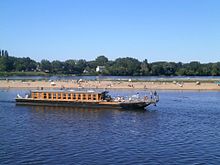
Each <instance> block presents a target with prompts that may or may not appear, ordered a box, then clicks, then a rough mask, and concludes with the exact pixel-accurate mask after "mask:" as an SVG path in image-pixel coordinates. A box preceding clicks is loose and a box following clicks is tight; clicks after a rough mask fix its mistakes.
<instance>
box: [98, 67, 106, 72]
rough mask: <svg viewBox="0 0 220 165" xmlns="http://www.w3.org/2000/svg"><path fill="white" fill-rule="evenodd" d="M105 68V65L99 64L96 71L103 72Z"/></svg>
mask: <svg viewBox="0 0 220 165" xmlns="http://www.w3.org/2000/svg"><path fill="white" fill-rule="evenodd" d="M104 69H105V66H97V67H96V72H103V70H104Z"/></svg>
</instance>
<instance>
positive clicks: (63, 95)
mask: <svg viewBox="0 0 220 165" xmlns="http://www.w3.org/2000/svg"><path fill="white" fill-rule="evenodd" d="M103 96H104V94H103V92H94V91H71V90H33V91H31V96H30V98H32V99H34V100H50V101H53V100H54V101H80V102H89V101H92V102H95V101H102V100H104V98H103Z"/></svg>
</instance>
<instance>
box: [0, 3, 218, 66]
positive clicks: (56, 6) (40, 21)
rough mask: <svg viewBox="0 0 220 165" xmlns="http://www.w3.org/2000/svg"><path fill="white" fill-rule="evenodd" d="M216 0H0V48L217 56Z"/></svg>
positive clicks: (67, 55) (47, 54) (18, 52)
mask: <svg viewBox="0 0 220 165" xmlns="http://www.w3.org/2000/svg"><path fill="white" fill-rule="evenodd" d="M219 8H220V1H219V0H1V1H0V11H1V13H0V20H1V26H0V38H1V39H0V49H7V50H8V51H9V53H10V54H11V55H13V56H17V57H31V58H33V59H35V60H37V61H40V60H42V59H49V60H62V61H64V60H67V59H86V60H93V59H95V58H96V57H97V56H99V55H105V56H106V57H108V58H109V59H111V60H114V59H116V58H118V57H134V58H137V59H139V60H144V59H148V61H150V62H153V61H175V62H179V61H181V62H190V61H200V62H216V61H220V10H219Z"/></svg>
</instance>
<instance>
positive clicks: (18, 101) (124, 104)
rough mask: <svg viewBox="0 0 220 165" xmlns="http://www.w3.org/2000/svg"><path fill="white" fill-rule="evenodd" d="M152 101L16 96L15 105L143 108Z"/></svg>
mask: <svg viewBox="0 0 220 165" xmlns="http://www.w3.org/2000/svg"><path fill="white" fill-rule="evenodd" d="M150 104H152V102H79V101H50V100H34V99H25V98H17V99H16V105H36V106H39V105H41V106H62V107H63V106H65V107H80V108H103V109H105V108H106V109H129V110H132V109H144V108H145V107H146V106H148V105H150Z"/></svg>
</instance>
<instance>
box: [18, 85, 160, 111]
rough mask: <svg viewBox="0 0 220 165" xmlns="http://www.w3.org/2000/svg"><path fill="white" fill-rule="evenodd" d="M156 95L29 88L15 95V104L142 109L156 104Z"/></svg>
mask: <svg viewBox="0 0 220 165" xmlns="http://www.w3.org/2000/svg"><path fill="white" fill-rule="evenodd" d="M158 101H159V97H158V96H154V97H151V98H148V97H147V96H145V97H143V98H140V97H139V96H136V97H128V98H126V99H125V98H124V97H115V98H112V97H111V96H110V95H109V94H108V92H107V91H104V92H98V91H93V90H88V91H75V90H64V89H62V90H31V91H30V93H29V94H28V95H26V96H25V97H21V96H20V95H17V97H16V104H17V105H45V106H71V107H84V108H88V107H89V108H112V109H144V108H145V107H146V106H148V105H150V104H154V105H155V104H156V103H157V102H158Z"/></svg>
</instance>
